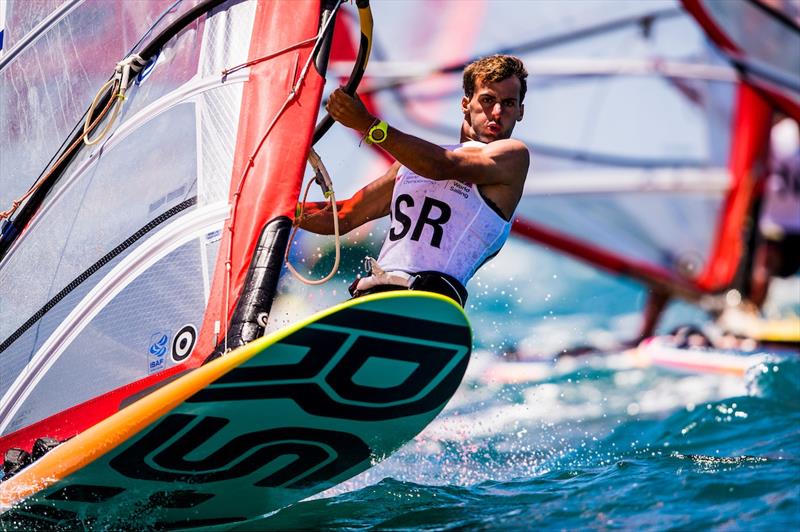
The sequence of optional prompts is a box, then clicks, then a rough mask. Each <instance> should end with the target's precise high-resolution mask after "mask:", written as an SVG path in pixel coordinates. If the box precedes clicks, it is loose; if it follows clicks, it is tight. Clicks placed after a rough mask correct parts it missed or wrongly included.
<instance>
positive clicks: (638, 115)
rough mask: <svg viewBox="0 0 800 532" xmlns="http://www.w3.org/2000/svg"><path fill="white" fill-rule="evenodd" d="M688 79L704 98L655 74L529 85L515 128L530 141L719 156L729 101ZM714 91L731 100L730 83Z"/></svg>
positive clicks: (671, 157)
mask: <svg viewBox="0 0 800 532" xmlns="http://www.w3.org/2000/svg"><path fill="white" fill-rule="evenodd" d="M693 87H694V89H696V90H695V91H693V94H696V95H697V96H698V97H699V98H702V101H700V102H693V101H691V100H690V99H689V98H687V97H686V95H685V93H684V92H681V91H680V90H679V89H677V88H676V87H674V86H672V85H671V84H670V83H669V82H668V81H666V80H664V79H659V78H619V77H616V78H603V79H595V80H592V81H584V82H582V83H551V84H548V86H546V87H533V88H532V92H531V94H530V97H529V98H528V99H527V101H526V115H527V116H526V121H525V122H523V123H522V124H521V125H520V127H519V130H518V131H516V133H517V136H518V137H520V138H523V139H525V140H526V141H528V142H530V143H532V144H534V145H535V144H540V145H547V146H556V147H560V148H564V149H573V150H583V151H588V152H591V153H598V154H604V155H608V156H617V157H627V158H631V159H639V160H641V159H649V160H651V162H652V163H653V164H656V163H658V162H659V161H661V162H663V163H664V164H670V162H672V161H683V162H684V163H686V164H689V163H693V164H696V165H704V164H715V165H719V164H725V162H726V161H727V155H728V150H727V149H725V147H726V146H728V145H729V143H728V142H726V141H729V134H728V133H727V131H725V128H719V127H715V126H717V125H718V124H719V122H723V124H724V123H725V122H727V121H729V120H730V116H731V115H730V108H729V107H727V105H725V104H726V100H725V99H723V100H718V99H717V100H713V101H712V100H710V99H708V96H707V94H708V91H707V90H706V87H705V86H704V85H697V84H695V85H693ZM684 88H687V90H689V88H688V87H687V86H686V85H684ZM719 93H722V94H721V96H723V97H725V98H726V99H727V102H731V96H732V90H730V87H729V88H728V90H725V89H722V90H717V91H714V94H719ZM706 105H708V106H709V107H706ZM723 105H724V107H723V108H722V109H717V108H715V107H719V106H723ZM721 129H722V131H720V130H721Z"/></svg>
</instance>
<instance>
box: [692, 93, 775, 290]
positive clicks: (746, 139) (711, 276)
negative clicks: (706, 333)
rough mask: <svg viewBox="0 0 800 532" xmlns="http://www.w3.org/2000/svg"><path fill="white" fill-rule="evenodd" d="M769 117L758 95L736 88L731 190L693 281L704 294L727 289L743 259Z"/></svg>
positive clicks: (765, 104)
mask: <svg viewBox="0 0 800 532" xmlns="http://www.w3.org/2000/svg"><path fill="white" fill-rule="evenodd" d="M771 114H772V111H771V108H770V106H769V104H768V103H767V102H766V100H764V99H763V98H762V97H761V96H760V95H759V94H758V92H757V91H755V90H753V89H752V88H750V87H748V86H747V85H741V86H740V87H739V94H738V105H737V113H736V115H735V122H734V125H733V128H734V135H733V146H732V148H731V156H730V162H729V168H730V174H731V177H732V181H731V190H730V192H729V193H728V196H727V198H726V200H725V205H724V207H723V211H722V217H721V218H722V219H721V223H720V230H719V231H718V232H717V235H716V241H715V243H714V250H713V252H712V256H711V260H710V261H709V262H708V263H707V266H706V268H705V270H704V271H703V272H702V273H701V274H700V276H699V277H698V278H697V281H696V282H697V286H698V288H700V289H701V290H702V291H704V292H714V291H717V290H721V289H724V288H725V287H726V286H728V285H729V284H730V283H731V282H732V281H733V277H734V275H735V274H736V270H737V268H738V266H739V263H740V261H741V259H742V254H743V246H744V244H743V234H744V232H743V226H744V224H745V222H746V219H747V213H748V211H749V210H750V205H751V203H752V199H753V196H754V194H755V189H756V186H757V184H758V181H759V179H760V178H761V177H763V176H761V175H758V173H759V172H760V171H763V165H761V166H759V162H763V161H765V159H766V153H767V147H768V141H769V128H770V117H771Z"/></svg>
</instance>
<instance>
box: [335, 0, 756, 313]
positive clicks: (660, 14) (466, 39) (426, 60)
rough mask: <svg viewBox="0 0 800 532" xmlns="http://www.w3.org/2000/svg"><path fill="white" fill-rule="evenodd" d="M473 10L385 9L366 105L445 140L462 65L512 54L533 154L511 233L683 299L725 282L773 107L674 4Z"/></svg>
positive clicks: (452, 126)
mask: <svg viewBox="0 0 800 532" xmlns="http://www.w3.org/2000/svg"><path fill="white" fill-rule="evenodd" d="M467 11H468V12H464V10H459V9H457V6H456V3H451V2H444V3H423V2H408V3H403V5H402V7H401V6H399V5H394V4H390V5H387V6H383V7H382V9H381V12H380V14H379V16H380V17H386V19H390V20H394V21H397V24H395V25H394V27H386V28H384V27H382V31H381V35H380V37H379V38H378V39H376V44H375V50H376V53H375V54H374V56H375V57H374V58H373V61H372V63H371V68H370V70H369V71H368V77H367V78H366V82H365V84H363V85H362V90H361V94H362V96H364V98H365V100H366V101H367V103H368V105H372V106H373V108H374V109H375V111H376V113H377V114H379V115H381V116H382V117H384V118H386V119H387V121H388V122H389V123H391V124H392V125H395V126H396V127H398V128H400V129H401V130H404V131H410V132H412V133H414V134H418V135H420V136H422V137H424V138H428V139H430V140H432V141H434V142H440V143H442V144H445V143H452V142H454V141H456V140H457V138H458V126H459V124H460V121H461V117H460V115H459V100H460V98H461V95H462V92H461V88H460V84H461V71H462V68H463V66H464V65H465V64H466V63H467V62H469V61H470V60H471V59H472V58H475V57H479V56H483V55H488V54H491V53H513V54H516V55H519V56H520V57H522V59H523V60H524V61H525V63H526V65H527V67H528V70H529V72H530V77H529V91H528V95H527V96H526V99H525V102H524V103H525V118H524V120H523V121H522V122H521V123H520V124H518V125H517V127H516V129H515V131H514V136H515V137H517V138H519V139H521V140H524V141H525V142H526V143H527V144H528V145H529V146H530V147H531V149H532V152H533V159H532V166H531V173H530V175H529V177H528V180H527V186H526V191H525V195H524V197H523V199H522V202H521V204H520V207H519V209H518V211H517V220H516V223H515V225H514V234H515V235H517V236H519V237H521V238H524V239H526V240H532V241H535V242H538V243H541V244H544V245H546V246H547V247H549V248H551V249H555V250H557V251H559V252H562V253H566V254H569V255H571V256H574V257H577V258H580V259H582V260H584V261H587V262H589V263H590V264H593V265H596V266H600V267H602V268H605V269H607V270H610V271H612V272H615V273H619V274H624V275H626V276H630V277H633V278H636V279H638V280H640V281H643V282H646V283H648V284H650V285H656V286H660V287H663V288H664V289H666V290H668V291H670V292H673V293H678V294H681V295H684V296H685V297H687V298H691V299H696V298H698V297H700V296H701V295H703V294H707V293H713V292H718V291H720V290H723V289H724V288H726V287H728V286H729V285H730V284H731V282H732V281H733V280H734V277H735V275H736V271H737V267H738V265H739V263H740V260H741V257H742V253H743V249H742V234H743V232H744V231H745V224H746V220H747V216H746V215H747V210H748V207H749V205H750V203H751V200H752V197H753V194H754V189H755V187H756V184H757V178H758V177H760V172H761V167H760V165H761V164H762V163H763V155H764V153H765V149H766V139H767V137H768V135H767V130H768V127H769V112H770V111H769V106H768V104H767V103H766V102H765V101H764V99H763V98H762V97H761V96H760V94H759V93H758V92H757V91H755V90H753V89H751V88H749V87H748V86H747V85H745V84H742V83H741V82H740V80H739V78H738V76H737V73H736V71H735V69H733V68H731V67H730V65H729V63H728V62H727V61H726V59H725V58H724V57H723V56H721V55H720V54H719V52H718V51H717V50H716V47H715V46H714V45H713V44H712V43H710V42H709V41H708V39H707V38H706V37H705V34H704V32H703V30H702V29H701V28H700V27H699V26H698V25H697V23H696V22H695V20H694V19H693V18H692V16H691V15H690V14H689V13H688V12H687V11H686V10H685V9H684V8H683V5H682V4H681V3H680V2H677V1H672V0H664V1H655V2H646V3H629V2H618V3H615V2H604V3H598V2H570V3H569V4H564V3H560V2H553V3H550V2H546V1H541V2H526V3H516V2H508V3H503V2H472V3H471V4H470V10H467ZM509 13H518V14H519V16H517V17H511V19H512V20H510V19H509ZM419 21H424V22H419ZM423 35H425V36H430V37H428V38H422V36H423ZM531 36H535V37H531ZM386 43H392V45H391V46H388V45H387V44H386ZM351 48H352V46H351ZM334 58H335V56H334ZM336 66H337V65H336V63H334V64H333V65H332V69H335V68H336ZM326 140H328V141H333V139H332V138H329V139H326ZM350 168H352V165H350V166H349V167H348V170H350ZM333 173H334V174H335V173H336V172H335V169H334V171H333ZM372 175H377V173H376V172H373V173H372ZM354 188H355V187H354ZM340 195H341V194H340Z"/></svg>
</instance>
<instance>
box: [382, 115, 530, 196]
mask: <svg viewBox="0 0 800 532" xmlns="http://www.w3.org/2000/svg"><path fill="white" fill-rule="evenodd" d="M381 148H383V149H384V150H386V151H387V152H389V153H390V154H391V155H392V156H394V157H395V158H396V159H397V160H398V161H400V162H401V163H402V164H403V165H404V166H406V167H407V168H409V169H410V170H412V171H413V172H414V173H416V174H418V175H421V176H423V177H427V178H428V179H434V180H437V181H442V180H446V179H459V180H461V181H467V182H469V183H475V184H476V185H510V184H513V183H515V182H517V181H518V180H520V179H523V180H524V179H525V176H526V175H527V173H528V165H529V164H530V154H529V152H528V148H527V147H526V146H525V144H523V143H522V142H520V141H518V140H515V139H503V140H497V141H494V142H491V143H489V144H486V145H484V146H480V147H478V146H475V147H472V146H468V147H464V148H461V149H460V150H457V151H451V150H446V149H444V148H442V147H441V146H437V145H436V144H433V143H430V142H428V141H426V140H423V139H420V138H418V137H415V136H413V135H409V134H407V133H403V132H402V131H400V130H397V129H395V128H393V127H391V126H389V134H388V136H387V137H386V140H385V141H384V142H383V143H381Z"/></svg>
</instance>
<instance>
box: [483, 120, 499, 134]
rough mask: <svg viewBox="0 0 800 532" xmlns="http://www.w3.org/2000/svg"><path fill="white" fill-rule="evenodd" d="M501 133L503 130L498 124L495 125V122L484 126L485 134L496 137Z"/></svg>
mask: <svg viewBox="0 0 800 532" xmlns="http://www.w3.org/2000/svg"><path fill="white" fill-rule="evenodd" d="M502 131H503V128H502V127H500V124H497V123H496V122H492V123H490V124H486V132H487V133H489V134H490V135H493V136H497V135H499V134H500V132H502Z"/></svg>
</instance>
